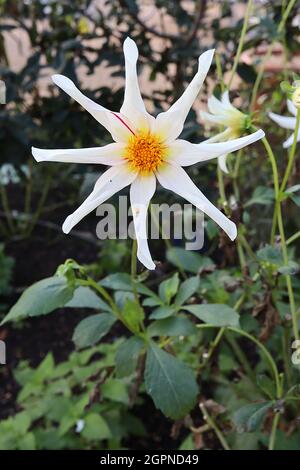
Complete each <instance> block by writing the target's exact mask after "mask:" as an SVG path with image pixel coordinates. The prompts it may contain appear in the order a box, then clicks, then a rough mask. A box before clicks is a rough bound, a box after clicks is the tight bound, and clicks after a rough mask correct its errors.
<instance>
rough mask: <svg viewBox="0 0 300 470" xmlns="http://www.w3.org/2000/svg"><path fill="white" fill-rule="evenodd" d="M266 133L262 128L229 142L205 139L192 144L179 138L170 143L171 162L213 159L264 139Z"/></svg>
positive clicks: (192, 162)
mask: <svg viewBox="0 0 300 470" xmlns="http://www.w3.org/2000/svg"><path fill="white" fill-rule="evenodd" d="M264 135H265V133H264V132H263V131H262V130H258V131H256V132H254V133H253V134H250V135H247V136H245V137H240V138H239V139H233V140H229V141H227V142H218V143H207V141H204V142H200V144H191V143H190V142H187V141H186V140H181V139H178V140H176V141H175V142H173V143H172V144H170V145H169V148H170V163H173V162H174V163H176V164H178V165H181V166H188V165H193V164H194V163H198V162H204V161H206V160H211V159H212V158H215V157H220V156H221V155H223V154H228V153H231V152H235V151H236V150H239V149H241V148H243V147H246V146H247V145H249V144H252V143H253V142H256V141H257V140H259V139H262V138H263V137H264Z"/></svg>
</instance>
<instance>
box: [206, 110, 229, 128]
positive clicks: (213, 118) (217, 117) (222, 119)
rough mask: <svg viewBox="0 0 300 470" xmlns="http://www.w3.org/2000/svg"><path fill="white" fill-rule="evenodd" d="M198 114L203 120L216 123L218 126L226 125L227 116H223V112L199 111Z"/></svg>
mask: <svg viewBox="0 0 300 470" xmlns="http://www.w3.org/2000/svg"><path fill="white" fill-rule="evenodd" d="M199 114H200V118H201V119H202V120H203V121H206V122H211V123H213V124H218V125H219V126H226V124H227V122H228V116H224V114H210V113H207V112H206V111H200V113H199Z"/></svg>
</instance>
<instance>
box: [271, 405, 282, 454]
mask: <svg viewBox="0 0 300 470" xmlns="http://www.w3.org/2000/svg"><path fill="white" fill-rule="evenodd" d="M279 420H280V413H278V412H277V413H276V414H275V416H274V419H273V423H272V430H271V434H270V440H269V447H268V449H269V450H274V447H275V439H276V432H277V427H278V424H279Z"/></svg>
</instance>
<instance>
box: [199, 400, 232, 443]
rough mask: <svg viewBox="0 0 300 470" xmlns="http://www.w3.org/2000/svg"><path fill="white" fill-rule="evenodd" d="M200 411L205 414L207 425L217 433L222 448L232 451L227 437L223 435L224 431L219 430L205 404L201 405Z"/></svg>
mask: <svg viewBox="0 0 300 470" xmlns="http://www.w3.org/2000/svg"><path fill="white" fill-rule="evenodd" d="M199 406H200V410H201V412H202V414H203V418H204V419H205V421H206V422H207V424H208V425H209V426H210V427H211V428H212V429H213V430H214V432H215V433H216V436H217V437H218V439H219V441H220V443H221V444H222V447H223V449H224V450H230V447H229V445H228V443H227V441H226V439H225V436H224V435H223V433H222V431H221V430H220V429H219V428H218V426H217V424H216V423H215V421H214V420H213V418H212V417H211V416H210V415H209V413H208V411H207V409H206V408H205V406H204V404H203V403H200V405H199Z"/></svg>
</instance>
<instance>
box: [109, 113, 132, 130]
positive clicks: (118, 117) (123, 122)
mask: <svg viewBox="0 0 300 470" xmlns="http://www.w3.org/2000/svg"><path fill="white" fill-rule="evenodd" d="M111 113H112V114H113V115H114V116H115V117H116V118H117V119H119V121H121V123H122V124H124V126H125V127H126V128H127V129H128V130H129V131H130V132H131V134H133V135H135V133H134V132H133V130H132V129H130V127H129V126H128V125H127V124H126V122H125V121H123V119H122V118H121V117H120V116H118V115H117V114H116V113H114V112H113V111H111Z"/></svg>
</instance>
